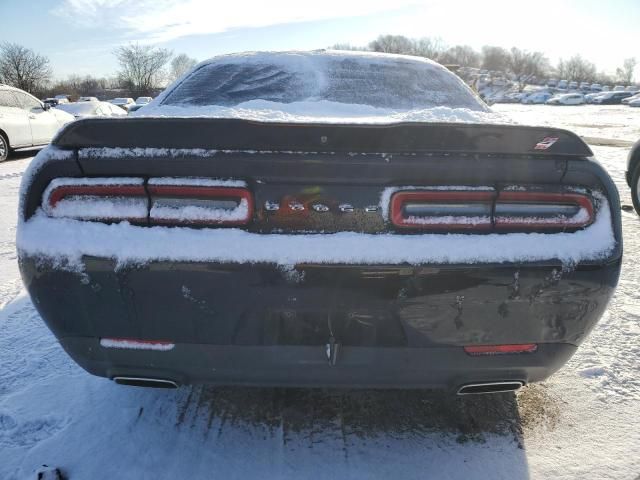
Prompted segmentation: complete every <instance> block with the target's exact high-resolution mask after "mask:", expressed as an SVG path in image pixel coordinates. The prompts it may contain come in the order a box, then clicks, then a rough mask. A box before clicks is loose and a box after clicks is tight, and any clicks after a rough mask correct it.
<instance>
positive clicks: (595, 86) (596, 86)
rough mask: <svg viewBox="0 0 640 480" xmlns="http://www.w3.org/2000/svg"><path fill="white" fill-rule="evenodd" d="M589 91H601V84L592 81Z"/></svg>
mask: <svg viewBox="0 0 640 480" xmlns="http://www.w3.org/2000/svg"><path fill="white" fill-rule="evenodd" d="M591 91H592V92H601V91H602V85H600V84H599V83H592V84H591Z"/></svg>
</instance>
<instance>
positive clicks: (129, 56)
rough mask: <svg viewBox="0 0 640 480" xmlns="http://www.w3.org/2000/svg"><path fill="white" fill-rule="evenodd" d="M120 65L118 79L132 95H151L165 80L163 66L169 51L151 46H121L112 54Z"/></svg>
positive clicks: (169, 54) (169, 55)
mask: <svg viewBox="0 0 640 480" xmlns="http://www.w3.org/2000/svg"><path fill="white" fill-rule="evenodd" d="M114 54H115V56H116V58H117V59H118V62H119V63H120V71H119V72H118V77H119V78H120V82H121V84H122V86H123V87H124V88H127V89H129V90H130V91H131V92H132V93H133V95H134V96H135V95H152V94H153V89H154V88H156V87H158V86H160V84H161V83H162V82H163V81H164V80H165V76H166V73H165V71H164V66H165V65H166V63H167V62H168V61H169V59H170V58H171V51H170V50H167V49H165V48H159V47H154V46H152V45H138V44H131V45H123V46H121V47H118V48H117V49H116V50H115V52H114Z"/></svg>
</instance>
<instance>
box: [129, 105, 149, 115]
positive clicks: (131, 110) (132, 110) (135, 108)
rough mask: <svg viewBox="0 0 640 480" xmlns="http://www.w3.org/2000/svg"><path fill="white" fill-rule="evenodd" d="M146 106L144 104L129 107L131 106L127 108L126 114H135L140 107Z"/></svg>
mask: <svg viewBox="0 0 640 480" xmlns="http://www.w3.org/2000/svg"><path fill="white" fill-rule="evenodd" d="M146 105H148V104H146V103H143V104H140V103H136V104H135V105H131V106H130V107H129V110H128V112H129V113H133V112H137V111H138V110H140V109H141V108H142V107H144V106H146Z"/></svg>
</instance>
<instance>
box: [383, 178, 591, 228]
mask: <svg viewBox="0 0 640 480" xmlns="http://www.w3.org/2000/svg"><path fill="white" fill-rule="evenodd" d="M440 188H442V190H439V189H438V188H437V187H428V188H427V187H425V189H424V190H418V189H413V190H400V191H397V192H395V193H394V194H393V195H392V196H391V199H390V203H389V212H390V214H389V219H390V220H391V223H392V224H393V225H394V226H395V227H397V228H401V229H413V230H427V231H451V230H463V231H502V232H508V231H513V232H519V231H520V232H527V231H532V230H543V231H564V230H576V229H579V228H584V227H586V226H588V225H590V224H591V223H593V222H594V220H595V208H594V204H593V201H592V199H591V197H590V196H589V195H588V194H586V193H584V194H583V193H577V192H575V191H563V192H549V191H542V190H541V189H540V187H517V188H518V189H517V190H503V191H500V192H499V193H496V192H495V190H493V189H490V188H488V187H485V188H486V190H484V189H483V190H476V189H473V188H471V187H467V188H468V190H465V189H464V187H440Z"/></svg>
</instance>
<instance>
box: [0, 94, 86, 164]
mask: <svg viewBox="0 0 640 480" xmlns="http://www.w3.org/2000/svg"><path fill="white" fill-rule="evenodd" d="M71 121H73V117H72V116H71V115H69V114H68V113H65V112H61V111H59V110H57V109H55V108H51V107H50V106H49V105H48V104H46V103H43V102H41V101H40V100H38V99H37V98H36V97H34V96H32V95H29V94H28V93H27V92H25V91H23V90H20V89H17V88H13V87H9V86H7V85H2V84H0V162H1V161H3V160H6V159H7V157H8V156H9V152H10V151H11V150H14V149H18V148H26V147H34V146H39V145H46V144H47V143H49V142H50V141H51V139H52V138H53V136H54V135H55V134H56V133H57V132H58V130H59V129H60V127H62V126H63V125H65V124H67V123H69V122H71Z"/></svg>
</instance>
